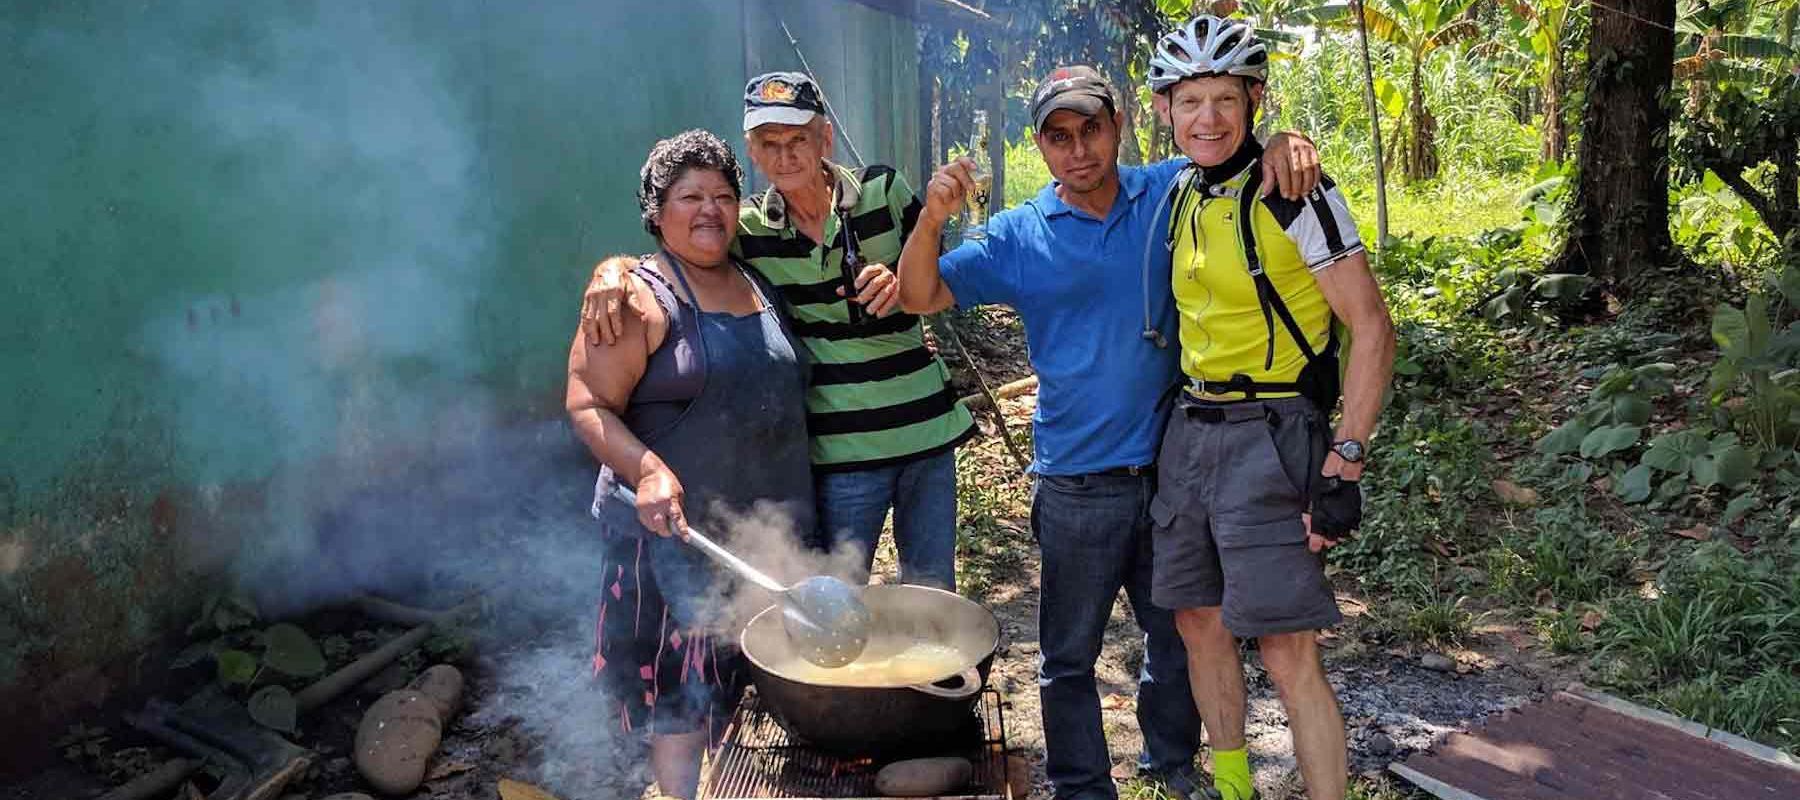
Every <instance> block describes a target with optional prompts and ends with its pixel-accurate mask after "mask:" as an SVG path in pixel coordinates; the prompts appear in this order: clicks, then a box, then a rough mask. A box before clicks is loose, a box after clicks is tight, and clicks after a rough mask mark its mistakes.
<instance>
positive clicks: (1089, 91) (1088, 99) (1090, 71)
mask: <svg viewBox="0 0 1800 800" xmlns="http://www.w3.org/2000/svg"><path fill="white" fill-rule="evenodd" d="M1117 108H1118V105H1117V104H1116V103H1115V102H1114V100H1113V91H1112V84H1110V83H1107V81H1106V78H1104V77H1102V76H1101V75H1100V72H1099V71H1098V70H1095V69H1094V68H1093V67H1081V66H1075V67H1058V68H1056V70H1055V71H1053V72H1051V73H1050V74H1049V75H1046V76H1044V80H1043V81H1042V82H1040V83H1039V84H1038V87H1037V91H1035V92H1032V93H1031V123H1032V126H1033V127H1035V128H1038V129H1040V130H1041V129H1042V128H1043V127H1044V120H1045V119H1047V118H1048V117H1049V116H1050V114H1051V112H1054V111H1059V110H1068V111H1073V112H1075V113H1077V114H1080V115H1082V116H1084V117H1091V116H1094V115H1095V114H1098V113H1100V112H1101V111H1102V110H1104V111H1106V112H1107V113H1109V114H1110V113H1113V111H1114V110H1115V109H1117Z"/></svg>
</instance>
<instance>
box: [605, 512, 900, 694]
mask: <svg viewBox="0 0 1800 800" xmlns="http://www.w3.org/2000/svg"><path fill="white" fill-rule="evenodd" d="M614 493H615V494H617V495H618V496H619V498H620V499H622V500H624V501H625V502H627V503H630V504H631V505H633V506H635V505H637V496H636V495H635V494H633V493H632V491H631V490H630V489H627V488H625V487H624V486H623V485H619V486H617V487H616V488H615V490H614ZM687 543H688V544H691V545H693V546H695V547H697V548H699V549H700V552H702V553H705V554H707V555H708V556H711V557H712V559H713V560H714V561H717V562H719V564H720V565H722V566H724V567H725V568H726V569H729V570H731V571H732V572H735V573H737V574H738V575H739V576H742V577H743V578H744V579H745V580H747V581H749V582H751V583H754V584H756V585H757V586H760V587H762V588H763V589H766V590H768V591H769V593H771V594H773V595H775V596H776V597H777V598H780V600H781V623H782V628H783V629H784V630H786V631H787V635H788V641H789V642H791V643H792V644H793V646H794V651H795V652H796V653H798V654H799V655H800V657H801V658H804V659H806V660H807V661H810V662H812V663H814V664H817V665H819V666H821V667H825V668H826V669H836V668H838V667H842V666H844V665H846V664H849V663H850V662H852V661H855V660H856V658H857V656H860V655H862V652H863V648H865V647H867V646H868V644H869V622H870V619H871V615H870V614H869V607H868V606H867V605H864V604H863V601H862V591H861V590H860V589H857V588H856V587H854V586H851V585H850V584H848V583H845V582H843V581H841V580H838V579H837V578H833V577H831V576H829V575H814V576H812V577H810V578H807V579H805V580H803V581H800V582H799V583H796V584H794V585H792V586H782V585H781V584H780V583H778V582H777V581H776V580H775V579H774V578H771V577H769V576H768V575H765V574H763V572H762V571H761V570H758V569H757V568H755V567H752V566H750V565H749V564H748V563H747V562H745V561H744V560H743V559H741V558H738V557H737V556H736V555H733V554H732V552H731V551H729V550H726V549H725V548H723V547H720V546H719V544H718V543H717V542H714V541H713V540H712V539H710V538H708V537H707V536H706V535H704V534H702V533H701V532H700V531H698V530H696V529H694V528H693V527H691V526H690V527H689V528H688V529H687Z"/></svg>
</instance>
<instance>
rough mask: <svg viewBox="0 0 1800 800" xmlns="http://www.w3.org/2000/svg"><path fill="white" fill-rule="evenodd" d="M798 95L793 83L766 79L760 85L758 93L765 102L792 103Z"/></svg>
mask: <svg viewBox="0 0 1800 800" xmlns="http://www.w3.org/2000/svg"><path fill="white" fill-rule="evenodd" d="M798 95H799V92H798V91H796V90H795V89H794V85H793V84H791V83H788V82H786V81H768V82H766V83H764V84H763V85H762V91H761V93H760V96H761V98H762V101H763V102H765V103H792V102H794V98H795V97H797V96H798Z"/></svg>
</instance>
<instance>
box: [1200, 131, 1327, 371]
mask: <svg viewBox="0 0 1800 800" xmlns="http://www.w3.org/2000/svg"><path fill="white" fill-rule="evenodd" d="M1255 169H1261V167H1260V166H1258V165H1257V164H1255V163H1252V164H1251V165H1250V166H1248V167H1246V168H1245V169H1244V170H1243V171H1242V172H1239V173H1238V174H1237V175H1235V176H1233V177H1231V178H1229V179H1227V180H1225V181H1224V182H1223V183H1218V184H1207V182H1206V180H1205V179H1204V178H1203V177H1202V176H1200V175H1199V174H1198V173H1190V175H1189V176H1184V178H1183V181H1184V183H1183V185H1182V186H1181V188H1180V189H1178V190H1177V191H1178V194H1177V195H1176V198H1175V200H1174V201H1173V205H1174V208H1175V209H1176V212H1175V214H1174V215H1173V217H1172V218H1171V220H1170V223H1169V224H1170V227H1171V232H1172V234H1173V236H1174V252H1173V263H1172V264H1171V265H1170V267H1171V268H1170V286H1171V288H1172V289H1173V290H1174V293H1175V306H1176V308H1177V309H1178V311H1179V313H1180V315H1181V369H1182V371H1183V372H1184V373H1186V374H1187V376H1188V377H1189V378H1194V379H1199V380H1203V381H1206V382H1208V383H1211V382H1214V381H1220V382H1223V381H1228V380H1230V379H1231V378H1232V376H1234V375H1244V376H1247V377H1248V378H1249V379H1250V380H1252V381H1255V382H1257V383H1292V382H1294V381H1295V380H1296V379H1297V378H1298V377H1299V375H1300V370H1301V368H1302V367H1305V366H1306V354H1305V353H1303V352H1301V350H1300V347H1299V345H1298V344H1296V343H1295V341H1294V337H1293V335H1292V334H1290V333H1289V332H1288V330H1287V328H1286V327H1285V326H1284V325H1283V324H1282V322H1281V319H1280V317H1279V316H1273V317H1272V318H1273V320H1274V336H1273V339H1274V357H1273V360H1272V362H1271V361H1270V360H1269V353H1270V350H1269V347H1270V329H1269V324H1268V322H1267V321H1266V320H1265V318H1264V316H1263V309H1262V305H1261V304H1260V303H1259V302H1258V300H1257V293H1256V281H1255V279H1254V278H1253V277H1252V276H1251V275H1250V271H1249V267H1248V265H1247V263H1246V260H1245V258H1244V248H1243V244H1242V236H1241V234H1240V230H1239V225H1238V222H1237V218H1238V214H1239V209H1240V208H1241V207H1242V206H1241V204H1240V202H1239V190H1240V189H1242V187H1243V186H1244V184H1245V182H1246V181H1247V180H1248V178H1249V176H1250V171H1251V170H1255ZM1251 208H1252V209H1253V211H1254V214H1255V216H1254V217H1253V218H1252V225H1253V226H1254V228H1253V229H1254V233H1255V236H1254V238H1255V240H1256V248H1257V255H1258V258H1259V259H1260V261H1261V262H1262V267H1263V269H1264V271H1265V272H1266V273H1267V274H1268V277H1269V281H1270V283H1271V284H1272V285H1273V286H1274V288H1275V291H1276V293H1278V294H1279V295H1280V296H1281V301H1282V302H1283V303H1285V304H1286V305H1287V307H1288V310H1289V312H1290V313H1292V314H1293V317H1294V320H1295V322H1297V323H1298V324H1299V326H1300V329H1301V330H1303V331H1305V332H1306V333H1307V338H1308V342H1309V344H1310V345H1311V347H1312V349H1313V352H1314V353H1319V352H1322V351H1324V349H1325V346H1326V343H1327V341H1328V340H1329V338H1330V334H1331V307H1330V306H1329V305H1328V304H1327V303H1326V302H1325V295H1324V293H1323V292H1321V291H1319V284H1318V282H1317V281H1316V280H1314V278H1313V273H1315V272H1318V271H1319V270H1322V269H1325V268H1327V267H1330V266H1331V265H1332V264H1335V263H1337V262H1338V261H1340V260H1342V259H1344V258H1346V257H1349V256H1351V255H1354V254H1356V253H1359V252H1362V249H1363V245H1362V239H1361V237H1360V236H1358V235H1357V232H1356V224H1355V222H1354V221H1353V220H1352V219H1351V217H1350V209H1349V207H1348V206H1347V205H1346V204H1345V202H1344V197H1343V194H1342V193H1340V192H1339V191H1338V189H1337V185H1336V184H1334V183H1332V181H1331V179H1330V178H1329V177H1323V176H1322V177H1321V179H1320V182H1319V186H1318V188H1316V189H1314V190H1313V192H1312V193H1311V194H1309V195H1307V196H1306V197H1304V198H1301V199H1300V200H1297V201H1294V200H1287V199H1285V198H1283V197H1281V196H1280V195H1279V194H1272V195H1271V196H1269V197H1265V198H1261V199H1260V200H1259V201H1258V202H1256V203H1253V204H1251ZM1294 394H1296V392H1258V396H1259V397H1265V396H1266V397H1279V396H1292V395H1294Z"/></svg>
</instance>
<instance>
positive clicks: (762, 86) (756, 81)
mask: <svg viewBox="0 0 1800 800" xmlns="http://www.w3.org/2000/svg"><path fill="white" fill-rule="evenodd" d="M824 113H825V100H824V95H823V94H822V93H821V92H820V91H819V84H817V83H815V82H813V79H812V78H811V77H809V76H807V74H806V73H804V72H769V73H765V74H762V75H758V76H756V77H754V78H751V79H750V83H749V84H747V85H745V86H744V130H745V131H746V132H748V131H750V130H753V129H755V128H757V127H760V126H763V125H768V124H770V123H778V124H781V125H805V124H806V123H808V122H811V121H812V120H813V117H816V116H819V115H821V114H824Z"/></svg>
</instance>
